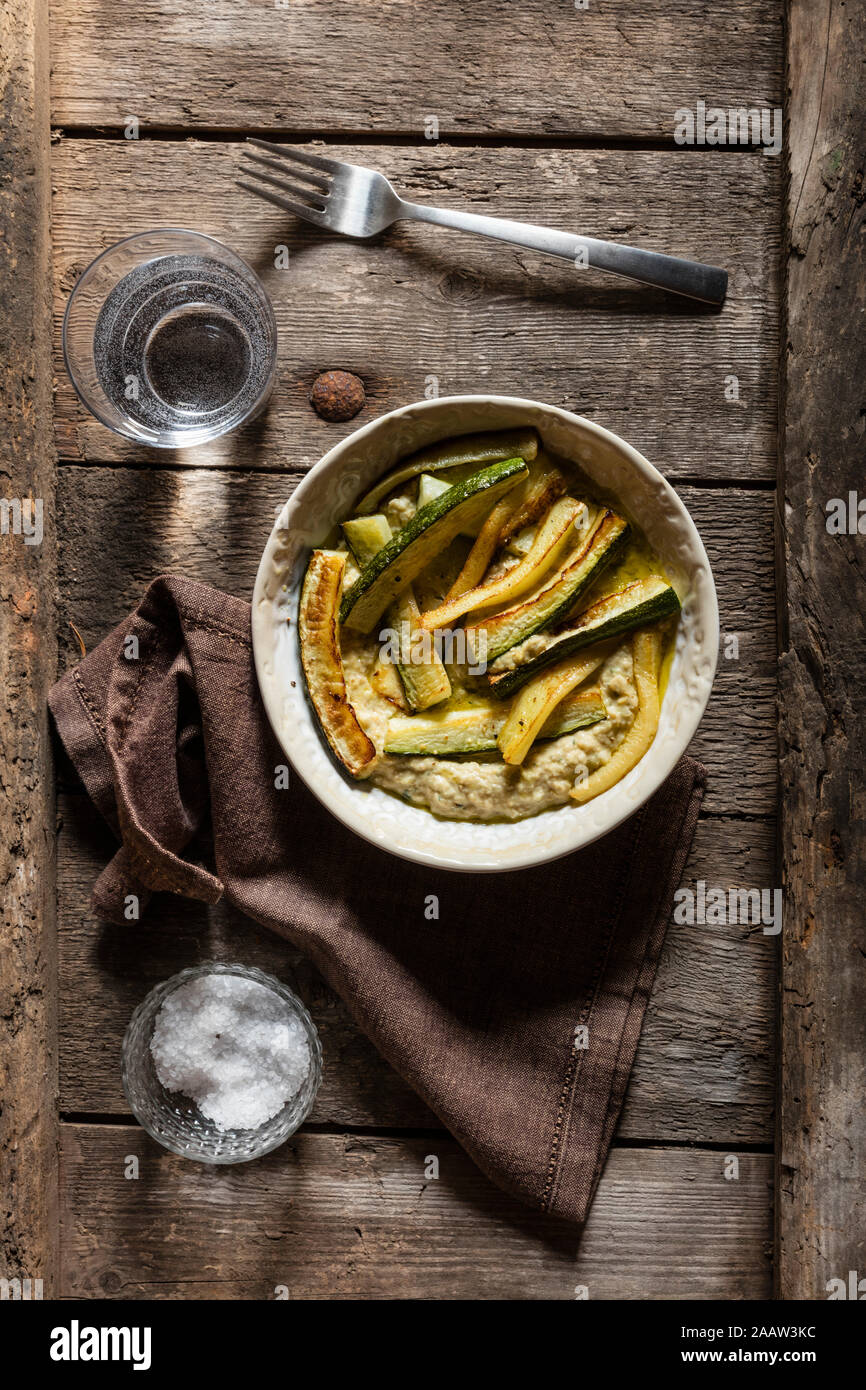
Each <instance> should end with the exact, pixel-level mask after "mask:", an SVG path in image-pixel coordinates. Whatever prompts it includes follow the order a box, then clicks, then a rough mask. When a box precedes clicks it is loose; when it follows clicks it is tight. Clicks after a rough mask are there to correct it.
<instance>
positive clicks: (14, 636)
mask: <svg viewBox="0 0 866 1390" xmlns="http://www.w3.org/2000/svg"><path fill="white" fill-rule="evenodd" d="M47 18H48V17H47V6H45V5H43V4H42V3H40V0H12V3H11V4H9V5H5V6H4V7H3V9H2V11H0V226H2V228H3V236H2V239H0V323H2V325H3V337H4V350H3V364H2V374H0V500H2V504H3V527H2V538H0V748H2V767H0V791H2V799H0V1178H2V1193H0V1278H8V1279H16V1278H17V1279H41V1280H42V1285H43V1293H44V1296H45V1297H46V1298H48V1297H50V1296H51V1295H52V1293H53V1292H54V1289H55V1279H56V1275H57V1163H56V1151H57V1111H56V1105H57V1055H56V943H55V926H54V845H53V835H52V832H53V825H54V797H53V778H52V770H51V756H50V742H49V738H48V730H47V716H46V710H45V695H46V691H47V689H48V686H49V684H50V682H51V680H52V677H53V672H54V667H55V664H56V656H57V651H56V638H55V623H54V598H55V594H54V583H55V573H54V457H53V440H52V435H51V374H50V353H51V346H50V343H51V338H50V334H51V319H50V312H51V306H50V273H51V272H50V265H49V260H50V257H49V236H48V213H49V169H48V141H49V127H48V71H47V39H48V35H47ZM22 505H26V506H27V508H28V511H27V513H26V517H25V519H26V520H29V536H28V535H27V533H26V530H22V516H23V515H24V514H22V512H21V510H20V508H21V507H22ZM13 506H17V507H18V508H19V512H18V520H17V522H16V519H15V512H14V511H10V510H8V508H11V507H13ZM38 508H41V509H42V512H41V518H42V519H41V524H40V513H39V511H38V510H37V509H38ZM34 526H35V529H34ZM16 527H17V533H16ZM28 541H30V542H35V543H28ZM40 541H41V543H40Z"/></svg>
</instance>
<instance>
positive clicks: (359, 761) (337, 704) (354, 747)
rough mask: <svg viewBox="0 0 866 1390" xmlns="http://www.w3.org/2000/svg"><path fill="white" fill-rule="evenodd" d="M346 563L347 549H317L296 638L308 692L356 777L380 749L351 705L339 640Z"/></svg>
mask: <svg viewBox="0 0 866 1390" xmlns="http://www.w3.org/2000/svg"><path fill="white" fill-rule="evenodd" d="M345 567H346V555H345V553H344V552H343V551H338V550H314V551H313V553H312V555H311V556H310V563H309V565H308V566H307V573H306V575H305V576H304V587H303V589H302V591H301V602H300V606H299V609H298V636H299V639H300V646H301V664H302V665H303V668H304V675H305V677H306V680H307V690H308V692H309V696H310V700H311V701H312V705H313V709H314V710H315V711H316V714H317V716H318V719H319V723H320V725H321V726H322V731H323V733H324V735H325V737H326V739H327V740H328V743H329V744H330V746H331V748H332V750H333V752H334V755H335V757H337V758H338V759H339V761H340V762H341V763H342V764H343V766H344V767H346V768H347V769H348V770H349V772H351V774H352V776H353V777H366V776H367V775H368V773H370V772H371V771H372V768H373V764H374V762H375V760H376V749H375V747H374V745H373V743H372V742H371V740H370V739H369V738H368V737H367V735H366V734H365V733H364V730H363V729H362V728H361V725H360V723H359V721H358V716H357V715H356V713H355V711H354V709H353V708H352V706H351V705H350V703H349V699H348V696H347V694H346V677H345V673H344V671H343V661H342V657H341V656H340V646H339V643H338V641H337V606H338V604H339V602H340V591H341V589H342V584H343V570H344V569H345Z"/></svg>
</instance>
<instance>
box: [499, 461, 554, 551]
mask: <svg viewBox="0 0 866 1390" xmlns="http://www.w3.org/2000/svg"><path fill="white" fill-rule="evenodd" d="M537 467H538V464H537V463H536V468H537ZM567 492H568V480H567V479H566V477H565V476H564V474H562V473H561V472H560V471H559V469H558V468H556V467H554V466H553V465H548V466H547V467H546V468H544V469H543V470H542V471H541V472H540V473H539V475H538V477H536V478H534V479H533V477H532V474H531V473H530V477H529V486H528V488H527V489H525V493H526V495H525V497H524V498H523V501H522V502H521V503H520V504H519V506H517V507H516V508H515V509H514V511H513V512H512V514H511V516H510V517H509V518H508V520H507V521H506V523H505V525H504V526H503V528H502V531H501V532H500V536H499V544H500V545H507V544H508V542H509V541H510V540H512V539H513V538H514V537H515V536H516V535H517V533H518V532H519V531H522V530H523V529H524V527H526V526H531V525H532V524H533V522H535V521H537V520H538V518H539V517H541V516H544V514H545V512H546V511H549V509H550V508H551V507H552V506H553V504H554V502H555V501H557V499H558V498H560V497H564V496H565V494H566V493H567Z"/></svg>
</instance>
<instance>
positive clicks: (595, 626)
mask: <svg viewBox="0 0 866 1390" xmlns="http://www.w3.org/2000/svg"><path fill="white" fill-rule="evenodd" d="M679 608H680V601H679V599H678V598H677V595H676V591H675V590H674V589H673V588H672V587H671V585H670V584H668V582H667V580H666V579H662V577H661V576H660V575H657V574H654V575H650V577H649V578H648V579H638V580H636V581H635V583H633V584H627V585H626V587H625V588H624V589H619V590H618V591H617V592H616V593H615V594H608V596H607V598H603V599H600V600H599V602H598V603H594V604H593V606H592V607H591V608H587V609H586V611H585V612H584V613H581V614H580V616H579V617H578V618H576V619H575V620H574V622H572V623H570V624H569V626H568V627H567V628H563V629H561V630H560V631H559V632H557V633H553V634H551V636H550V638H549V639H548V641H547V643H546V644H545V646H544V647H543V648H542V649H541V651H536V650H534V649H533V648H530V650H529V651H528V652H527V655H526V659H525V660H523V661H522V660H520V657H521V649H520V648H519V647H516V648H514V649H513V650H512V651H509V652H506V654H505V656H504V657H499V658H498V659H497V660H496V661H494V662H493V664H492V665H491V666H490V667H489V668H488V671H487V679H488V681H489V682H490V685H491V686H492V688H493V689H494V690H495V691H496V693H497V694H498V695H510V694H511V692H512V691H513V690H517V689H518V688H519V687H520V686H521V685H525V683H526V682H527V681H528V680H531V679H532V678H533V677H534V676H536V675H538V673H539V671H542V670H544V668H545V667H547V666H553V665H554V664H555V663H556V662H557V661H561V660H562V659H563V658H564V657H566V656H571V654H572V653H573V652H577V651H581V650H582V649H583V648H584V647H591V646H592V645H593V644H594V643H595V642H602V641H606V640H607V639H608V638H609V637H615V636H620V635H621V634H622V633H625V632H631V631H632V630H633V629H634V628H636V627H645V626H646V625H647V624H648V623H655V622H658V621H659V620H660V619H661V618H666V617H668V616H669V615H670V614H671V613H678V612H679ZM533 640H534V639H533Z"/></svg>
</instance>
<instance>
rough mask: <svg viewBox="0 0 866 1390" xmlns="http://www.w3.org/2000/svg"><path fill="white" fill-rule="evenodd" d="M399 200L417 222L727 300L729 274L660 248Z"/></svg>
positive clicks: (697, 295)
mask: <svg viewBox="0 0 866 1390" xmlns="http://www.w3.org/2000/svg"><path fill="white" fill-rule="evenodd" d="M400 201H401V211H400V212H399V214H398V216H399V217H408V218H411V219H412V220H413V221H415V222H435V223H436V224H437V225H438V226H440V227H455V228H456V229H457V231H460V232H478V233H479V235H480V236H489V237H494V238H495V239H496V240H497V241H508V242H512V243H513V244H514V245H515V246H528V247H529V248H530V250H532V251H542V252H545V253H546V254H547V255H549V256H561V257H562V258H563V259H564V260H566V261H571V262H572V264H573V265H575V266H579V267H581V266H585V265H591V266H595V267H596V268H597V269H598V270H609V271H611V272H612V273H613V274H614V275H625V276H627V277H628V279H630V280H640V281H641V282H642V284H644V285H656V286H657V287H658V288H659V289H661V290H671V291H672V292H673V293H674V294H684V295H688V296H689V298H690V299H701V300H703V301H704V303H706V304H723V303H724V300H725V294H726V292H727V288H728V272H727V271H726V270H720V269H719V268H718V266H714V265H702V264H701V263H700V261H685V260H681V259H680V258H679V256H663V255H661V254H660V253H659V252H658V251H642V250H640V249H639V248H638V247H636V246H621V245H619V243H618V242H615V241H597V240H596V239H595V237H589V236H574V235H572V233H571V232H557V231H554V230H552V229H551V228H550V227H535V226H533V224H532V223H531V222H511V221H509V220H508V219H507V218H504V217H482V216H480V215H479V214H478V213H474V212H456V211H452V210H451V209H450V208H431V207H427V206H425V205H424V204H422V203H407V202H405V201H404V200H403V199H401V200H400Z"/></svg>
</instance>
